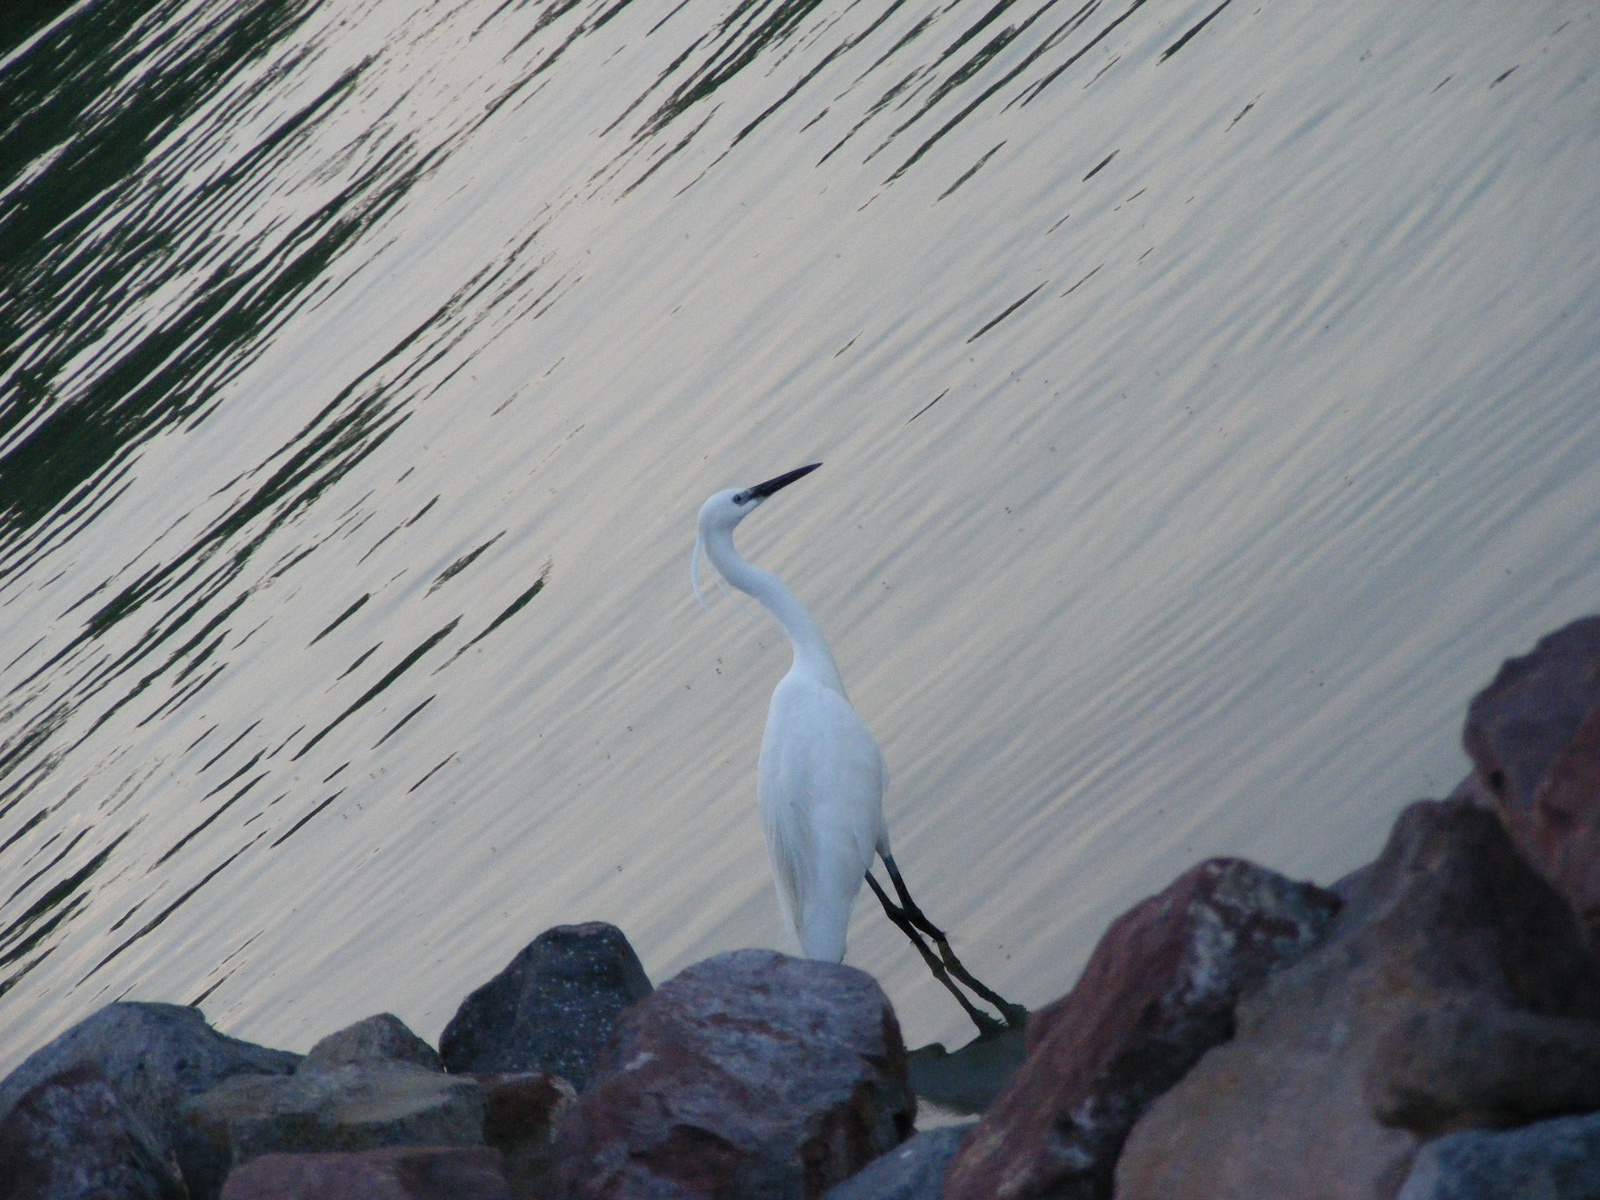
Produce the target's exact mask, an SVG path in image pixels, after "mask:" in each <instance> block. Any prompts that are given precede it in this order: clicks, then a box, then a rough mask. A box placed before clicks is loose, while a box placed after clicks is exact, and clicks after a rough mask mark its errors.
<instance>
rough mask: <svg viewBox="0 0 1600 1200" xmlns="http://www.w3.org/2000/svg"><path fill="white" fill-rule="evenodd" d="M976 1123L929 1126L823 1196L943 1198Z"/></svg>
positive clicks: (847, 1199) (846, 1199)
mask: <svg viewBox="0 0 1600 1200" xmlns="http://www.w3.org/2000/svg"><path fill="white" fill-rule="evenodd" d="M976 1124H977V1122H976V1121H965V1122H963V1123H962V1124H960V1125H946V1126H945V1127H944V1128H942V1129H925V1130H923V1131H922V1132H921V1133H919V1134H916V1135H914V1136H913V1137H911V1138H909V1139H908V1140H906V1141H904V1142H901V1143H900V1144H899V1145H898V1146H896V1147H895V1148H894V1149H893V1150H891V1151H889V1153H887V1154H885V1155H883V1156H882V1157H881V1158H875V1159H873V1160H872V1161H871V1162H870V1163H868V1164H867V1165H866V1166H864V1167H862V1168H861V1170H859V1171H857V1172H856V1173H855V1174H854V1175H852V1176H850V1178H849V1179H846V1180H845V1181H844V1182H843V1183H841V1184H838V1185H837V1186H835V1187H832V1188H829V1189H828V1191H827V1193H826V1194H825V1195H824V1196H823V1198H822V1200H939V1197H940V1196H941V1195H942V1194H943V1192H944V1177H945V1172H946V1171H948V1170H949V1169H950V1160H951V1159H953V1158H954V1157H955V1156H956V1151H958V1150H960V1149H961V1144H962V1143H963V1142H965V1141H966V1140H967V1135H968V1134H970V1133H971V1132H972V1128H973V1126H974V1125H976Z"/></svg>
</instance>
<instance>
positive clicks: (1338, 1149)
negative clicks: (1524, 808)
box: [1116, 800, 1600, 1200]
mask: <svg viewBox="0 0 1600 1200" xmlns="http://www.w3.org/2000/svg"><path fill="white" fill-rule="evenodd" d="M1452 1006H1462V1007H1466V1008H1477V1009H1480V1010H1488V1009H1491V1008H1493V1009H1500V1010H1505V1011H1506V1012H1508V1013H1523V1014H1537V1015H1540V1016H1546V1017H1564V1018H1577V1019H1580V1020H1585V1021H1588V1020H1594V1019H1595V1018H1597V1017H1600V963H1597V962H1596V960H1595V958H1594V957H1593V956H1591V954H1590V953H1589V951H1588V950H1587V949H1586V948H1585V946H1584V944H1583V942H1582V940H1581V936H1580V934H1579V931H1578V928H1577V923H1576V921H1575V919H1574V917H1573V914H1572V911H1571V909H1570V908H1569V907H1568V906H1567V905H1566V904H1565V903H1564V902H1563V901H1562V899H1561V897H1560V896H1559V895H1557V894H1556V892H1555V891H1554V890H1553V889H1552V888H1551V887H1550V885H1549V884H1548V883H1546V882H1545V881H1544V880H1543V879H1542V878H1540V877H1539V876H1538V874H1536V873H1535V872H1534V871H1533V870H1532V869H1531V868H1530V867H1529V866H1528V865H1527V864H1526V863H1525V862H1524V861H1523V860H1522V858H1521V857H1520V856H1519V855H1518V854H1517V852H1516V849H1515V848H1514V847H1513V846H1512V844H1511V842H1510V839H1509V838H1508V837H1507V835H1506V832H1505V830H1504V829H1503V828H1502V827H1501V825H1500V823H1499V821H1498V820H1497V819H1496V818H1495V816H1494V815H1493V814H1492V813H1489V812H1487V811H1485V810H1483V809H1481V808H1478V807H1476V806H1474V805H1473V804H1471V803H1469V802H1466V801H1460V800H1457V801H1447V802H1443V803H1441V802H1437V801H1422V802H1419V803H1417V804H1413V805H1412V806H1411V807H1409V808H1408V809H1406V810H1405V812H1403V813H1402V814H1401V815H1400V818H1399V820H1398V821H1396V823H1395V827H1394V830H1393V832H1392V833H1391V834H1390V837H1389V843H1388V845H1387V846H1386V847H1385V848H1384V851H1383V854H1382V856H1381V857H1380V858H1379V859H1378V861H1377V863H1376V864H1375V865H1374V867H1373V870H1372V872H1371V874H1370V875H1369V876H1368V877H1367V878H1366V880H1365V882H1364V883H1363V884H1362V885H1361V886H1360V887H1359V888H1358V889H1357V890H1356V892H1355V894H1354V895H1353V897H1352V898H1351V900H1350V902H1349V903H1348V904H1347V905H1346V907H1345V908H1344V910H1343V911H1342V912H1341V913H1340V915H1339V916H1338V918H1337V919H1336V920H1335V922H1334V926H1333V929H1332V930H1331V932H1330V933H1329V936H1328V939H1327V941H1325V942H1324V943H1323V945H1322V946H1321V947H1319V948H1318V949H1317V950H1315V951H1313V952H1312V953H1311V954H1310V955H1308V956H1307V957H1306V958H1305V959H1304V960H1302V961H1301V962H1300V963H1298V964H1296V965H1295V966H1293V967H1290V968H1288V969H1286V970H1284V971H1281V972H1279V973H1277V974H1275V975H1273V976H1271V977H1270V978H1269V979H1268V980H1267V982H1266V983H1265V984H1264V985H1263V986H1262V987H1261V988H1260V989H1259V990H1258V991H1256V992H1254V993H1252V994H1250V995H1248V996H1246V997H1245V998H1244V999H1243V1000H1241V1001H1240V1003H1239V1005H1238V1007H1237V1010H1236V1017H1237V1025H1238V1028H1237V1032H1236V1035H1235V1037H1234V1040H1233V1041H1231V1042H1228V1043H1226V1044H1224V1045H1221V1046H1218V1047H1216V1048H1215V1049H1213V1050H1211V1051H1209V1052H1208V1053H1207V1054H1206V1055H1205V1057H1204V1058H1202V1059H1201V1060H1200V1062H1199V1063H1198V1064H1197V1065H1196V1066H1195V1067H1194V1069H1193V1070H1191V1071H1190V1072H1189V1074H1188V1075H1187V1076H1185V1077H1184V1079H1183V1080H1182V1082H1180V1083H1179V1084H1177V1085H1176V1086H1175V1087H1174V1088H1173V1089H1172V1090H1171V1091H1169V1092H1167V1093H1166V1094H1165V1095H1164V1096H1162V1097H1161V1098H1160V1099H1159V1100H1157V1101H1156V1102H1155V1103H1154V1104H1153V1105H1151V1107H1150V1109H1149V1111H1148V1112H1146V1114H1145V1115H1144V1117H1143V1118H1142V1119H1141V1120H1140V1121H1139V1122H1138V1124H1137V1125H1135V1126H1134V1129H1133V1132H1132V1134H1131V1135H1130V1136H1129V1138H1128V1140H1127V1143H1126V1145H1125V1146H1124V1147H1123V1151H1122V1157H1121V1159H1120V1160H1119V1162H1118V1164H1117V1171H1116V1189H1117V1191H1116V1194H1117V1200H1153V1198H1156V1197H1159V1198H1160V1200H1195V1198H1199V1197H1205V1198H1208V1200H1212V1198H1220V1197H1251V1198H1252V1200H1254V1198H1257V1197H1271V1196H1294V1197H1296V1198H1297V1200H1324V1198H1329V1200H1331V1198H1334V1197H1338V1198H1340V1200H1345V1198H1349V1200H1355V1198H1358V1197H1359V1198H1363V1200H1365V1198H1369V1197H1372V1198H1376V1197H1382V1198H1384V1200H1387V1198H1389V1197H1392V1196H1393V1195H1394V1194H1395V1192H1396V1191H1397V1190H1398V1189H1399V1187H1400V1184H1401V1183H1402V1182H1403V1181H1404V1179H1405V1178H1406V1175H1407V1173H1408V1172H1409V1171H1410V1169H1411V1163H1412V1159H1413V1157H1414V1156H1415V1154H1416V1151H1417V1148H1418V1146H1419V1145H1420V1144H1421V1141H1422V1135H1420V1134H1419V1133H1418V1132H1416V1131H1414V1130H1412V1129H1409V1128H1405V1127H1403V1126H1399V1125H1394V1124H1385V1123H1384V1122H1383V1121H1381V1120H1380V1119H1379V1115H1378V1114H1377V1113H1375V1112H1374V1111H1373V1109H1372V1105H1371V1099H1370V1098H1371V1097H1382V1096H1384V1095H1394V1094H1396V1092H1403V1091H1405V1090H1407V1089H1414V1090H1416V1091H1418V1092H1420V1093H1422V1094H1423V1095H1430V1094H1431V1095H1439V1096H1446V1097H1450V1100H1449V1104H1450V1105H1451V1106H1452V1107H1453V1109H1454V1112H1455V1114H1456V1115H1455V1116H1454V1117H1453V1118H1452V1119H1457V1120H1459V1119H1475V1118H1474V1117H1472V1116H1471V1114H1473V1113H1474V1112H1480V1111H1483V1110H1485V1109H1493V1108H1494V1106H1495V1104H1496V1103H1497V1101H1495V1100H1494V1098H1493V1097H1484V1096H1478V1095H1471V1094H1467V1095H1462V1094H1460V1093H1461V1089H1462V1087H1463V1086H1464V1081H1470V1080H1471V1079H1473V1078H1474V1077H1475V1078H1477V1079H1479V1080H1493V1079H1496V1078H1497V1077H1500V1076H1502V1075H1503V1074H1504V1073H1505V1069H1503V1068H1501V1067H1498V1066H1496V1065H1495V1064H1484V1063H1480V1064H1476V1065H1474V1066H1472V1067H1471V1068H1470V1069H1461V1070H1459V1071H1456V1072H1455V1075H1454V1079H1453V1080H1452V1081H1429V1080H1425V1079H1424V1080H1420V1081H1419V1079H1418V1078H1416V1072H1415V1071H1413V1070H1412V1069H1411V1067H1409V1066H1407V1067H1406V1068H1405V1076H1404V1078H1402V1077H1401V1076H1400V1075H1396V1076H1395V1077H1392V1078H1391V1077H1388V1076H1386V1074H1385V1073H1386V1072H1388V1071H1391V1070H1394V1069H1395V1063H1396V1061H1397V1060H1396V1059H1395V1058H1394V1057H1393V1055H1394V1049H1393V1047H1394V1043H1393V1041H1392V1039H1393V1038H1395V1037H1396V1036H1403V1035H1397V1033H1396V1030H1400V1029H1404V1028H1405V1025H1406V1023H1407V1022H1410V1021H1413V1020H1416V1019H1419V1017H1420V1019H1422V1020H1423V1021H1424V1022H1426V1021H1428V1020H1431V1019H1436V1018H1433V1017H1431V1016H1430V1014H1433V1013H1435V1012H1438V1011H1442V1010H1444V1009H1446V1008H1447V1007H1452ZM1514 1027H1515V1020H1514V1019H1509V1018H1508V1021H1507V1023H1506V1024H1505V1025H1504V1026H1502V1027H1501V1028H1502V1029H1513V1028H1514ZM1546 1032H1548V1027H1547V1028H1546ZM1485 1044H1487V1045H1491V1046H1498V1047H1501V1048H1502V1049H1503V1048H1504V1047H1505V1046H1506V1045H1508V1044H1509V1042H1508V1040H1507V1039H1506V1037H1505V1036H1504V1035H1503V1034H1495V1035H1493V1036H1491V1037H1489V1038H1488V1039H1487V1042H1486V1043H1485ZM1512 1090H1513V1091H1515V1089H1512ZM1469 1091H1470V1086H1469ZM1396 1115H1397V1114H1396V1113H1395V1112H1394V1111H1393V1110H1391V1111H1389V1112H1387V1113H1386V1119H1388V1120H1393V1119H1395V1117H1396Z"/></svg>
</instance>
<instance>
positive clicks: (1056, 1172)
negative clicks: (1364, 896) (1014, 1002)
mask: <svg viewBox="0 0 1600 1200" xmlns="http://www.w3.org/2000/svg"><path fill="white" fill-rule="evenodd" d="M1338 909H1339V900H1338V898H1337V897H1335V896H1334V895H1333V894H1332V893H1330V892H1326V891H1323V890H1322V889H1321V888H1319V887H1316V886H1314V885H1312V884H1309V883H1295V882H1294V881H1292V880H1289V879H1286V878H1284V877H1283V876H1281V875H1278V874H1275V873H1274V872H1272V871H1267V870H1264V869H1263V868H1261V867H1258V866H1255V865H1254V864H1252V863H1248V862H1244V861H1242V860H1240V859H1212V860H1210V861H1208V862H1203V863H1201V864H1199V865H1198V866H1196V867H1193V868H1191V869H1190V870H1188V871H1187V872H1185V873H1184V874H1183V875H1181V876H1179V877H1178V879H1177V880H1176V881H1174V882H1173V883H1172V884H1171V885H1170V886H1169V887H1168V888H1167V889H1166V890H1165V891H1163V892H1161V893H1159V894H1158V895H1155V896H1152V897H1150V898H1149V899H1148V900H1145V901H1144V902H1142V903H1141V904H1139V905H1137V906H1135V907H1134V908H1132V909H1130V910H1129V911H1128V912H1126V913H1124V914H1123V915H1122V916H1121V917H1119V918H1117V920H1116V921H1115V922H1113V923H1112V925H1111V928H1110V929H1108V930H1107V931H1106V934H1105V936H1104V937H1103V938H1101V939H1100V943H1099V944H1098V945H1097V946H1096V947H1095V950H1094V953H1093V954H1092V955H1091V956H1090V958H1089V962H1088V964H1087V965H1086V966H1085V967H1084V971H1083V976H1082V978H1080V979H1079V981H1078V984H1077V986H1076V987H1074V988H1073V989H1072V991H1071V992H1069V993H1068V994H1067V995H1066V996H1064V997H1063V998H1061V999H1060V1000H1058V1001H1056V1002H1055V1003H1054V1004H1052V1005H1050V1006H1048V1007H1046V1008H1043V1009H1040V1010H1039V1011H1038V1012H1036V1013H1034V1014H1033V1017H1032V1018H1031V1019H1030V1021H1029V1023H1028V1051H1029V1053H1028V1058H1027V1061H1026V1062H1025V1063H1024V1064H1023V1066H1022V1069H1021V1070H1020V1071H1018V1072H1017V1075H1016V1077H1015V1078H1014V1079H1013V1080H1012V1081H1011V1084H1010V1086H1009V1087H1007V1088H1006V1090H1005V1091H1004V1092H1002V1093H1001V1095H1000V1096H999V1098H998V1099H997V1100H996V1101H995V1103H994V1105H993V1106H992V1107H991V1108H990V1109H989V1111H988V1112H987V1113H986V1114H985V1116H984V1118H983V1120H982V1121H981V1122H980V1123H979V1125H978V1128H977V1130H976V1131H975V1132H974V1133H973V1135H972V1137H971V1138H970V1139H968V1141H967V1144H966V1146H965V1148H964V1149H963V1150H962V1151H961V1153H960V1154H959V1155H958V1156H957V1157H956V1160H955V1162H954V1163H952V1164H951V1167H950V1173H949V1177H948V1179H947V1181H946V1184H945V1195H946V1196H947V1197H949V1198H950V1200H979V1198H980V1197H981V1198H985V1200H988V1198H992V1197H996V1196H1006V1197H1019V1198H1020V1197H1043V1196H1051V1197H1073V1198H1074V1200H1077V1198H1083V1200H1088V1198H1090V1197H1109V1196H1110V1195H1111V1181H1112V1171H1113V1168H1114V1166H1115V1164H1116V1160H1117V1154H1118V1151H1119V1150H1120V1149H1121V1147H1122V1142H1123V1139H1124V1138H1125V1137H1126V1136H1127V1134H1128V1130H1129V1129H1130V1128H1132V1126H1133V1123H1134V1121H1135V1120H1137V1119H1138V1117H1139V1114H1140V1113H1142V1112H1143V1111H1144V1109H1145V1108H1146V1106H1147V1105H1149V1103H1150V1102H1151V1101H1152V1100H1153V1099H1154V1098H1155V1097H1156V1096H1158V1095H1160V1094H1161V1093H1162V1092H1163V1091H1165V1090H1166V1089H1167V1088H1169V1087H1171V1086H1172V1085H1173V1084H1175V1083H1176V1082H1177V1081H1178V1080H1179V1079H1181V1078H1182V1077H1183V1075H1184V1072H1186V1071H1187V1070H1188V1069H1189V1068H1190V1067H1191V1066H1193V1065H1194V1063H1195V1062H1196V1061H1197V1060H1198V1059H1199V1057H1200V1056H1201V1055H1202V1054H1203V1053H1204V1052H1205V1051H1206V1050H1207V1049H1209V1048H1210V1047H1212V1046H1214V1045H1216V1044H1217V1043H1219V1042H1222V1041H1224V1040H1226V1039H1227V1038H1228V1037H1230V1036H1231V1035H1232V1033H1233V1007H1234V1003H1235V1001H1236V1000H1237V999H1238V997H1239V995H1240V993H1241V992H1242V991H1243V990H1244V989H1246V988H1248V987H1250V986H1252V985H1254V984H1257V983H1259V982H1260V981H1261V980H1262V979H1263V978H1265V977H1266V975H1267V973H1268V972H1269V971H1271V970H1273V969H1275V968H1278V967H1282V966H1285V965H1287V964H1288V963H1292V962H1294V961H1296V960H1297V959H1299V958H1301V957H1302V956H1303V955H1304V954H1305V953H1306V952H1307V951H1308V950H1310V949H1311V948H1312V947H1313V946H1315V945H1316V944H1317V942H1318V941H1320V940H1321V938H1322V937H1323V935H1324V934H1325V932H1326V931H1327V928H1328V926H1329V923H1330V922H1331V921H1332V919H1333V916H1334V914H1335V913H1336V912H1337V911H1338Z"/></svg>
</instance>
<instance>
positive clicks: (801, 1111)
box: [553, 950, 916, 1200]
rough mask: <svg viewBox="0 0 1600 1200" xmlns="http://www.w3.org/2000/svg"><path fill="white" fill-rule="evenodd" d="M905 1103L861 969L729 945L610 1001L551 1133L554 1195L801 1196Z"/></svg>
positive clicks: (900, 1116)
mask: <svg viewBox="0 0 1600 1200" xmlns="http://www.w3.org/2000/svg"><path fill="white" fill-rule="evenodd" d="M915 1116H916V1099H915V1097H914V1096H913V1095H912V1093H911V1089H910V1087H909V1086H908V1085H907V1081H906V1063H905V1047H904V1045H903V1044H902V1042H901V1039H900V1026H899V1022H897V1021H896V1020H895V1015H894V1010H893V1008H892V1007H891V1006H890V1004H889V1001H888V998H887V997H886V996H884V994H883V991H882V989H881V988H879V987H878V984H877V982H876V981H875V980H874V979H873V978H872V977H871V976H870V975H868V974H866V972H864V971H858V970H856V969H855V968H854V967H847V966H844V965H842V964H839V963H829V962H816V961H812V960H808V959H799V958H790V957H788V956H787V955H783V954H778V953H775V952H773V951H770V950H738V951H735V952H733V953H731V954H723V955H719V956H717V957H716V958H712V959H708V960H706V961H705V962H702V963H697V964H695V965H694V966H692V967H689V968H688V969H687V970H685V971H684V972H683V973H682V974H680V975H678V976H677V977H676V978H674V979H672V980H671V981H669V982H668V983H666V984H664V985H662V987H661V988H660V990H658V991H657V992H656V993H655V994H654V995H652V996H650V997H649V998H648V999H646V1000H643V1001H641V1002H640V1003H638V1004H636V1005H634V1006H633V1007H631V1008H629V1009H628V1010H626V1011H625V1012H624V1013H623V1014H622V1017H621V1019H620V1020H619V1021H618V1024H617V1030H616V1033H615V1035H614V1036H613V1038H612V1040H611V1041H610V1042H609V1043H608V1044H607V1046H606V1050H605V1053H604V1055H603V1056H602V1057H601V1059H600V1060H598V1061H597V1063H596V1070H595V1076H594V1079H593V1080H592V1082H591V1084H590V1086H589V1088H588V1090H587V1091H585V1092H583V1093H582V1094H581V1095H580V1096H579V1097H578V1103H577V1104H576V1105H575V1106H574V1108H573V1110H572V1112H571V1113H570V1114H569V1115H568V1117H567V1119H566V1120H565V1122H564V1123H563V1124H562V1126H561V1130H560V1132H559V1133H558V1134H557V1135H556V1173H555V1177H556V1187H555V1188H554V1189H553V1194H554V1195H556V1196H562V1197H567V1198H570V1200H578V1198H579V1197H601V1196H604V1197H606V1198H607V1200H629V1198H630V1197H651V1198H664V1197H685V1198H687V1197H722V1196H740V1197H743V1196H750V1197H761V1198H762V1200H815V1198H816V1197H819V1196H821V1195H822V1193H823V1192H825V1191H827V1190H828V1188H830V1187H832V1186H833V1185H834V1184H836V1183H839V1182H841V1181H843V1180H844V1179H846V1178H848V1177H849V1176H851V1175H853V1174H854V1173H855V1172H856V1171H858V1170H860V1169H861V1168H862V1167H864V1166H866V1164H867V1163H869V1162H871V1161H872V1160H873V1159H875V1158H877V1157H878V1156H879V1155H881V1154H885V1153H887V1152H888V1151H890V1150H892V1149H894V1147H895V1146H897V1145H898V1144H899V1143H900V1142H901V1141H902V1140H904V1138H905V1137H906V1136H907V1135H908V1134H909V1133H910V1132H911V1127H912V1124H913V1122H914V1120H915Z"/></svg>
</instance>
